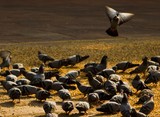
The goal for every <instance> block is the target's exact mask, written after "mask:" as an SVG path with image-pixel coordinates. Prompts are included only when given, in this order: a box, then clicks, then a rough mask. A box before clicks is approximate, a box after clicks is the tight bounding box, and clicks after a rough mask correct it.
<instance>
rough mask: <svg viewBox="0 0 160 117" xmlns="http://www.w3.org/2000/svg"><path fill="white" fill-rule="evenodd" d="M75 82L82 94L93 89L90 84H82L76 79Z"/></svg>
mask: <svg viewBox="0 0 160 117" xmlns="http://www.w3.org/2000/svg"><path fill="white" fill-rule="evenodd" d="M76 84H77V87H78V90H79V91H80V92H81V93H83V95H84V96H86V94H89V93H92V92H93V91H94V89H93V88H92V87H91V86H86V85H82V84H81V83H80V82H79V81H76Z"/></svg>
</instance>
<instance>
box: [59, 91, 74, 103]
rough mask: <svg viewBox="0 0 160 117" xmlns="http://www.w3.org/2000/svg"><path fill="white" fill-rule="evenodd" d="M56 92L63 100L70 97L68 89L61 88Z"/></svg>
mask: <svg viewBox="0 0 160 117" xmlns="http://www.w3.org/2000/svg"><path fill="white" fill-rule="evenodd" d="M58 94H59V97H60V98H61V99H62V100H63V101H64V100H68V99H71V94H70V92H69V90H68V89H61V90H59V91H58Z"/></svg>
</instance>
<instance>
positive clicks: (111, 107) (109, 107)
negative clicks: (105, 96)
mask: <svg viewBox="0 0 160 117" xmlns="http://www.w3.org/2000/svg"><path fill="white" fill-rule="evenodd" d="M96 110H97V111H100V112H104V113H107V114H115V113H118V112H120V104H118V103H117V102H112V101H108V102H105V103H103V104H102V105H100V106H99V107H97V108H96Z"/></svg>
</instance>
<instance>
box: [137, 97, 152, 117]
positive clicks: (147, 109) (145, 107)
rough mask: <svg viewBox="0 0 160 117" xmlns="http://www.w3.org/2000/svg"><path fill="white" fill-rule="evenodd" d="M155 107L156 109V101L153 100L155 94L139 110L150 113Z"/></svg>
mask: <svg viewBox="0 0 160 117" xmlns="http://www.w3.org/2000/svg"><path fill="white" fill-rule="evenodd" d="M153 109H154V101H153V96H151V98H150V100H148V101H147V102H144V104H143V105H142V107H141V108H140V110H139V111H140V112H142V113H144V114H146V115H148V114H150V113H151V112H152V110H153Z"/></svg>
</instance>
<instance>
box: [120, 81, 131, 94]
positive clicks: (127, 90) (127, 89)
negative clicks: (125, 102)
mask: <svg viewBox="0 0 160 117" xmlns="http://www.w3.org/2000/svg"><path fill="white" fill-rule="evenodd" d="M117 90H118V91H119V92H120V93H122V92H123V93H126V94H127V95H131V96H132V90H131V88H130V85H129V84H128V83H126V82H123V81H122V80H120V81H119V83H118V85H117Z"/></svg>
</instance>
